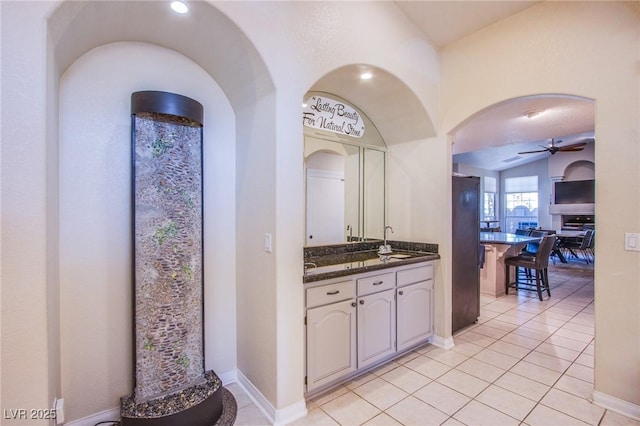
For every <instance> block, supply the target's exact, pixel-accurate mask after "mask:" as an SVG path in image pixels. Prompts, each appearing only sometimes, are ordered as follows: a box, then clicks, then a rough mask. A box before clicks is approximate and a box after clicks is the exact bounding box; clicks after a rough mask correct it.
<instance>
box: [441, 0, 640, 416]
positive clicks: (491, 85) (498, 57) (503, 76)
mask: <svg viewBox="0 0 640 426" xmlns="http://www.w3.org/2000/svg"><path fill="white" fill-rule="evenodd" d="M639 52H640V26H639V25H638V13H637V7H636V8H635V9H634V8H633V6H631V5H630V4H627V3H624V2H542V3H539V4H537V5H535V6H533V7H531V8H529V9H526V10H525V11H523V12H521V13H519V14H517V15H514V16H513V17H511V18H509V19H506V20H504V21H501V22H499V23H497V24H494V25H491V26H490V27H487V28H485V29H483V30H481V31H478V32H476V33H474V34H473V35H471V36H469V37H466V38H464V39H462V40H460V41H458V42H456V43H453V44H452V45H450V46H447V47H446V48H444V49H443V50H442V51H441V59H442V76H443V80H442V82H443V84H442V94H443V98H442V110H441V111H442V114H443V128H442V130H443V131H450V129H453V128H455V126H457V125H458V124H459V123H461V122H462V121H463V120H464V119H466V118H468V117H469V116H471V115H472V114H474V113H475V112H477V111H480V110H482V109H483V108H485V107H487V106H490V105H493V104H495V103H497V102H500V101H502V100H506V99H511V98H515V97H518V96H524V95H531V94H536V93H563V94H574V95H579V96H584V97H588V98H592V99H595V102H596V123H595V138H596V141H597V142H596V144H595V163H596V181H597V182H598V184H597V186H596V199H597V203H596V218H597V227H598V243H597V247H596V263H595V320H596V324H595V335H596V344H595V389H596V394H595V397H596V400H597V401H599V402H600V403H603V401H608V402H607V403H608V404H611V403H612V402H611V401H613V402H615V401H619V402H620V404H621V406H624V404H632V406H633V407H637V406H638V405H640V364H639V363H638V359H640V338H638V336H640V309H638V306H639V305H640V287H639V286H638V277H639V276H640V257H639V255H638V253H637V252H628V251H624V249H623V247H624V245H623V241H624V240H623V238H624V233H625V232H638V231H639V230H640V173H639V172H640V170H639V168H638V159H639V158H640V144H638V139H639V134H640V129H639V127H640V119H639V117H640V86H639V80H638V73H637V64H638V61H639V59H640V58H639V55H640V53H639ZM620 206H624V208H623V209H621V208H618V207H620ZM612 286H615V291H611V288H612ZM619 348H624V350H619ZM635 409H636V410H637V408H635Z"/></svg>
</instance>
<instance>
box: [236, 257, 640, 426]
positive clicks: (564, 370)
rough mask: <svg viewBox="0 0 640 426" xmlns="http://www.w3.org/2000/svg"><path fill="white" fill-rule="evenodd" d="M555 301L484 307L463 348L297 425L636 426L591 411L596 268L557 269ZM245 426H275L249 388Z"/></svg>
mask: <svg viewBox="0 0 640 426" xmlns="http://www.w3.org/2000/svg"><path fill="white" fill-rule="evenodd" d="M549 275H550V281H551V283H552V289H551V295H552V297H551V298H545V300H544V301H542V302H540V301H539V300H538V299H537V297H536V295H535V293H530V292H524V291H521V292H519V293H518V294H509V295H507V296H503V297H500V298H492V297H484V296H483V297H482V299H481V305H482V306H481V317H480V319H479V322H478V324H476V325H473V326H471V327H468V328H467V329H464V330H462V331H461V332H460V333H457V334H456V335H455V336H454V340H455V347H453V348H452V349H451V350H443V349H440V348H438V347H436V346H433V345H425V346H422V347H420V348H418V349H416V350H414V351H412V352H410V353H408V354H406V355H404V356H402V357H401V358H399V359H397V360H395V361H392V362H389V363H388V364H386V365H384V366H382V367H380V368H378V369H377V370H374V371H372V372H369V373H366V374H364V375H363V376H360V377H358V378H356V379H354V380H352V381H350V382H348V383H346V384H344V385H342V386H339V387H337V388H335V389H333V390H331V391H330V392H328V393H326V394H324V395H321V396H318V397H314V398H312V399H310V400H308V401H307V408H308V410H309V413H308V415H307V416H306V417H304V418H302V419H299V420H298V421H296V422H294V423H293V424H292V425H295V426H302V425H344V426H351V425H372V426H373V425H389V426H391V425H420V426H425V425H447V426H453V425H492V426H494V425H531V426H535V425H553V426H556V425H587V424H588V425H604V426H607V425H636V426H639V425H640V422H637V421H634V420H632V419H629V418H626V417H624V416H621V415H619V414H616V413H615V412H612V411H609V410H604V409H603V408H600V407H598V406H596V405H594V404H592V403H591V402H589V399H590V397H591V392H592V390H593V358H594V357H593V355H594V350H593V334H594V322H593V268H592V266H585V265H584V263H583V262H575V261H574V262H570V263H569V264H567V265H564V264H558V265H555V266H550V268H549ZM228 388H229V389H230V390H231V392H233V393H234V395H235V396H236V400H237V403H238V417H237V419H236V425H238V426H244V425H249V426H258V425H268V424H269V422H268V420H267V418H266V417H265V416H264V415H263V414H262V412H261V411H260V410H259V409H258V408H257V407H256V406H255V405H254V404H253V403H252V402H251V400H250V399H249V398H248V397H247V395H246V394H244V393H243V391H242V389H241V387H240V386H238V385H237V384H232V385H231V386H228Z"/></svg>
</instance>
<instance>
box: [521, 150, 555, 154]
mask: <svg viewBox="0 0 640 426" xmlns="http://www.w3.org/2000/svg"><path fill="white" fill-rule="evenodd" d="M547 151H549V150H548V149H539V150H537V151H523V152H519V153H518V154H537V153H538V152H547Z"/></svg>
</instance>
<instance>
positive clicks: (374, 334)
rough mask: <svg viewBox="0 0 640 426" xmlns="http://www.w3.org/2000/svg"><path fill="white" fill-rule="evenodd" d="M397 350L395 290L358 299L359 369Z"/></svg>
mask: <svg viewBox="0 0 640 426" xmlns="http://www.w3.org/2000/svg"><path fill="white" fill-rule="evenodd" d="M395 351H396V301H395V289H390V290H386V291H383V292H380V293H375V294H370V295H368V296H363V297H359V298H358V368H362V367H365V366H367V365H369V364H373V363H375V362H376V361H379V360H381V359H383V358H385V357H387V356H389V355H391V354H393V353H395Z"/></svg>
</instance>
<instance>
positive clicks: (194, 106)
mask: <svg viewBox="0 0 640 426" xmlns="http://www.w3.org/2000/svg"><path fill="white" fill-rule="evenodd" d="M143 112H152V113H157V114H168V115H175V116H177V117H184V118H188V119H189V120H192V121H195V122H197V123H198V124H200V126H202V125H203V121H204V108H203V106H202V104H201V103H200V102H198V101H195V100H193V99H191V98H188V97H186V96H182V95H178V94H176V93H170V92H159V91H154V90H148V91H143V92H135V93H133V94H132V95H131V114H137V113H143Z"/></svg>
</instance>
